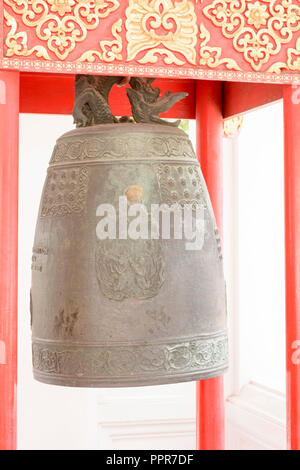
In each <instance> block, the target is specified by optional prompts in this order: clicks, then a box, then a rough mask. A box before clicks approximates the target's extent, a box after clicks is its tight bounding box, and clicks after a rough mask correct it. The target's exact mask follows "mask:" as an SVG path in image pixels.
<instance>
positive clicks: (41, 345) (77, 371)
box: [32, 331, 228, 386]
mask: <svg viewBox="0 0 300 470" xmlns="http://www.w3.org/2000/svg"><path fill="white" fill-rule="evenodd" d="M32 355H33V368H34V372H35V377H36V378H38V379H39V380H40V379H41V380H42V381H45V382H47V381H49V382H50V383H62V382H66V383H68V382H70V384H71V383H72V382H77V383H78V381H80V383H82V385H83V386H86V385H87V386H89V385H90V384H94V385H95V383H96V384H102V383H103V384H105V383H107V382H109V383H111V384H112V383H113V381H116V382H120V383H124V385H125V383H128V384H132V385H133V384H134V382H135V383H144V382H145V381H146V382H149V383H151V382H152V381H155V380H156V381H158V382H160V383H164V382H165V381H167V382H168V381H169V380H170V379H171V381H172V378H173V381H181V380H194V379H196V378H197V376H201V378H205V377H211V376H213V375H218V371H220V372H219V373H222V371H223V370H224V369H226V368H227V366H228V339H227V334H226V332H224V331H222V332H221V333H219V334H217V335H213V336H211V337H209V336H203V337H199V338H196V339H192V340H186V341H182V342H179V343H178V342H171V343H167V344H152V345H149V344H148V345H147V344H136V345H130V344H128V345H126V344H125V345H124V344H122V345H110V346H107V345H104V344H99V345H95V344H92V345H90V344H86V343H79V344H74V343H73V344H72V343H71V344H66V343H60V342H55V341H54V342H51V341H42V340H33V345H32ZM108 386H109V385H108Z"/></svg>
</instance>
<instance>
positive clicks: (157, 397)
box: [18, 114, 195, 449]
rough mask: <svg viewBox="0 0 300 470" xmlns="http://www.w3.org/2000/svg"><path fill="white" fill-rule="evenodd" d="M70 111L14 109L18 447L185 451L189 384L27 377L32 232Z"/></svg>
mask: <svg viewBox="0 0 300 470" xmlns="http://www.w3.org/2000/svg"><path fill="white" fill-rule="evenodd" d="M70 128H72V118H71V117H70V116H46V115H39V116H38V115H28V114H27V115H21V118H20V209H19V216H20V225H19V235H20V237H19V240H20V241H19V273H20V274H19V283H20V284H19V363H18V367H19V370H18V380H19V387H18V413H19V420H18V447H19V448H20V449H101V448H102V449H107V448H120V449H121V448H131V449H132V448H140V449H154V448H157V449H163V448H166V449H176V448H177V449H185V448H186V449H192V448H194V446H195V384H194V383H186V384H175V385H164V386H160V387H143V388H129V389H124V388H122V389H105V390H87V389H73V388H65V387H56V386H50V385H45V384H41V383H39V382H36V381H34V380H33V377H32V371H31V370H32V366H31V332H30V314H29V292H30V283H31V269H30V266H31V255H32V252H31V250H32V246H33V238H34V230H35V224H36V218H37V213H38V204H39V201H40V197H41V193H42V186H43V182H44V179H45V176H46V170H47V166H48V162H49V160H50V157H51V152H52V149H53V146H54V143H55V140H56V138H57V137H59V136H60V135H61V134H62V133H64V132H65V131H67V130H70Z"/></svg>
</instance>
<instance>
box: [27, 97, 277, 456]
mask: <svg viewBox="0 0 300 470" xmlns="http://www.w3.org/2000/svg"><path fill="white" fill-rule="evenodd" d="M194 124H195V123H194V122H191V125H190V128H191V131H190V133H191V138H192V140H193V141H194V140H195V125H194ZM72 126H73V124H72V118H71V117H70V116H46V115H21V116H20V209H19V211H20V226H19V235H20V237H19V239H20V242H19V365H18V367H19V372H18V374H19V377H18V380H19V387H18V413H19V421H18V431H19V432H18V447H19V448H20V449H101V448H102V449H107V448H116V449H126V448H127V449H164V448H165V449H185V448H186V449H193V448H194V446H195V384H194V383H186V384H178V385H168V386H158V387H143V388H132V389H106V390H86V389H72V388H70V389H68V388H63V387H55V386H48V385H44V384H40V383H38V382H35V381H34V380H33V378H32V372H31V332H30V315H29V292H30V282H31V270H30V266H31V254H32V253H31V249H32V246H33V237H34V230H35V223H36V218H37V213H38V205H39V201H40V196H41V192H42V186H43V182H44V179H45V176H46V169H47V165H48V162H49V160H50V157H51V152H52V149H53V146H54V143H55V140H56V138H57V137H59V136H60V135H61V134H62V133H63V132H65V131H67V130H70V128H72ZM223 162H224V215H225V226H224V255H225V274H226V281H227V288H228V299H229V327H230V340H231V367H230V371H229V373H228V374H227V375H226V398H227V405H226V406H227V446H228V448H280V447H282V446H283V445H284V416H283V409H284V396H283V393H284V389H285V383H284V371H285V364H284V361H285V357H284V257H283V254H284V251H283V248H284V239H283V235H284V233H283V127H282V104H281V103H277V104H275V105H272V106H269V107H267V108H264V109H261V110H259V111H257V112H253V113H250V114H248V115H246V116H245V120H244V124H243V127H242V130H241V133H240V135H239V138H238V139H237V138H235V139H226V140H225V141H224V155H223ZM247 413H248V414H247ZM249 413H250V415H249ZM264 413H265V414H264ZM261 416H263V425H261V423H260V421H259V419H261ZM258 428H259V429H258ZM262 433H263V434H262ZM264 434H267V435H266V437H264Z"/></svg>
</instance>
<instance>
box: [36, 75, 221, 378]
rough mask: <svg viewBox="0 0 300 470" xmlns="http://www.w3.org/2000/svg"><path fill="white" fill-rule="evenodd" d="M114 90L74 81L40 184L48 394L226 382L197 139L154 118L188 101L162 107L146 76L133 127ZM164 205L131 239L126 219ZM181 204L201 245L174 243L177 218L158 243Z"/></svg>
mask: <svg viewBox="0 0 300 470" xmlns="http://www.w3.org/2000/svg"><path fill="white" fill-rule="evenodd" d="M119 81H120V79H119V78H117V77H101V76H86V75H80V76H78V77H76V86H75V106H74V112H73V115H74V119H75V122H76V125H77V128H76V129H75V130H72V131H70V132H68V133H66V134H64V135H63V136H62V137H60V138H59V139H58V140H57V143H56V146H55V148H54V151H53V154H52V158H51V161H50V165H49V169H48V174H47V178H46V182H45V185H44V190H43V195H42V201H41V204H40V210H39V215H38V222H37V227H36V234H35V241H34V248H33V264H32V291H31V315H32V342H33V369H34V377H35V378H36V379H37V380H39V381H41V382H45V383H49V384H55V385H64V386H76V387H123V386H125V387H128V386H138V385H154V384H165V383H175V382H183V381H190V380H199V379H205V378H210V377H214V376H217V375H220V374H222V373H223V372H224V371H225V370H226V368H227V365H228V364H227V363H228V353H227V349H228V348H227V333H226V299H225V297H226V296H225V283H224V278H223V267H222V255H221V247H220V239H219V236H218V230H217V227H216V223H215V219H214V215H213V212H212V208H211V203H210V199H209V195H208V193H207V189H206V185H205V182H204V179H203V176H202V173H201V169H200V166H199V163H198V160H197V157H196V155H195V153H194V150H193V147H192V144H191V142H190V140H189V138H188V137H187V135H186V134H185V133H184V132H183V131H182V130H180V129H178V127H177V125H178V122H176V123H170V122H165V121H163V120H162V119H160V118H159V117H158V116H159V113H160V112H163V111H165V110H167V109H168V108H169V107H170V106H172V105H173V104H174V103H175V102H176V101H178V100H179V99H182V98H183V97H184V96H185V94H184V93H175V94H172V93H166V94H165V95H164V96H163V97H159V94H160V90H159V89H158V88H154V87H153V86H152V82H153V80H152V79H143V78H131V79H130V82H129V83H130V88H127V94H128V98H129V100H130V102H131V106H132V115H133V118H134V120H135V122H132V119H129V118H121V119H116V118H115V116H113V114H112V112H111V110H110V108H109V106H108V94H109V92H110V89H111V87H112V86H113V84H115V83H118V82H119ZM125 81H126V80H125ZM127 81H129V78H128V80H127ZM123 82H124V80H123ZM120 202H121V203H122V204H123V206H122V204H121V206H120ZM161 204H165V206H163V209H162V211H161V213H160V212H159V218H158V219H156V225H155V224H154V229H153V230H154V232H153V233H154V236H152V235H153V234H152V231H151V237H150V236H149V233H148V236H147V237H146V236H141V237H140V238H139V237H129V236H128V233H127V232H128V231H129V228H130V227H129V225H130V223H131V222H132V220H134V219H132V217H130V211H131V212H132V213H134V210H136V205H138V207H140V208H141V207H143V208H146V210H147V214H146V215H145V214H144V216H145V217H146V220H147V221H148V222H149V224H150V219H151V217H150V215H149V214H152V212H151V211H152V209H151V208H152V207H159V205H161ZM174 204H175V206H174V207H177V209H179V210H181V211H182V213H183V212H184V208H186V207H189V208H190V209H191V214H192V221H193V222H194V223H196V222H197V221H196V215H195V214H196V212H197V210H198V209H199V212H200V209H201V214H202V216H203V225H202V229H203V240H202V247H201V249H187V239H186V237H185V236H184V234H183V235H182V237H181V238H180V236H178V233H177V236H175V235H174V236H173V235H172V231H173V232H174V230H173V229H174V227H175V215H174V214H175V212H174V214H173V215H174V217H172V214H170V213H169V215H170V218H169V220H171V222H170V224H171V225H170V232H171V236H170V237H169V238H168V237H165V238H164V237H162V230H161V226H160V222H161V221H162V219H163V217H164V214H163V212H164V211H165V212H166V213H167V210H166V208H168V207H171V206H172V205H174ZM125 206H126V207H125ZM111 207H113V208H114V210H113V209H110V208H111ZM124 207H125V209H126V211H125V212H124ZM126 214H127V215H126ZM177 214H178V212H177ZM131 215H132V214H131ZM145 217H144V219H143V220H144V221H145ZM141 220H142V219H140V223H139V224H138V223H137V222H136V223H135V229H136V230H137V231H138V229H141V225H142V223H141ZM178 220H179V219H178ZM114 223H115V225H114ZM133 223H134V222H133ZM194 225H195V224H194ZM138 226H139V227H138ZM143 227H144V229H145V224H144V225H143ZM131 228H132V227H131ZM101 230H102V231H101ZM151 230H152V229H151ZM133 232H134V230H133ZM103 233H104V235H103ZM140 233H141V232H140ZM174 233H175V232H174ZM99 234H100V235H99Z"/></svg>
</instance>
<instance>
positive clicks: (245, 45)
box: [0, 0, 300, 83]
mask: <svg viewBox="0 0 300 470" xmlns="http://www.w3.org/2000/svg"><path fill="white" fill-rule="evenodd" d="M0 18H1V21H3V28H1V22H0V68H8V69H20V70H25V71H26V70H28V71H38V72H59V73H62V72H63V73H94V74H95V73H100V74H105V73H108V74H114V75H131V76H132V75H134V76H156V77H176V78H200V79H201V78H208V79H214V80H230V81H234V80H236V81H250V82H251V81H252V82H255V81H258V82H273V83H299V82H300V1H299V0H257V1H253V0H251V1H248V0H235V1H233V0H122V1H121V0H93V1H91V0H3V2H1V5H0ZM2 29H3V34H2Z"/></svg>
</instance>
